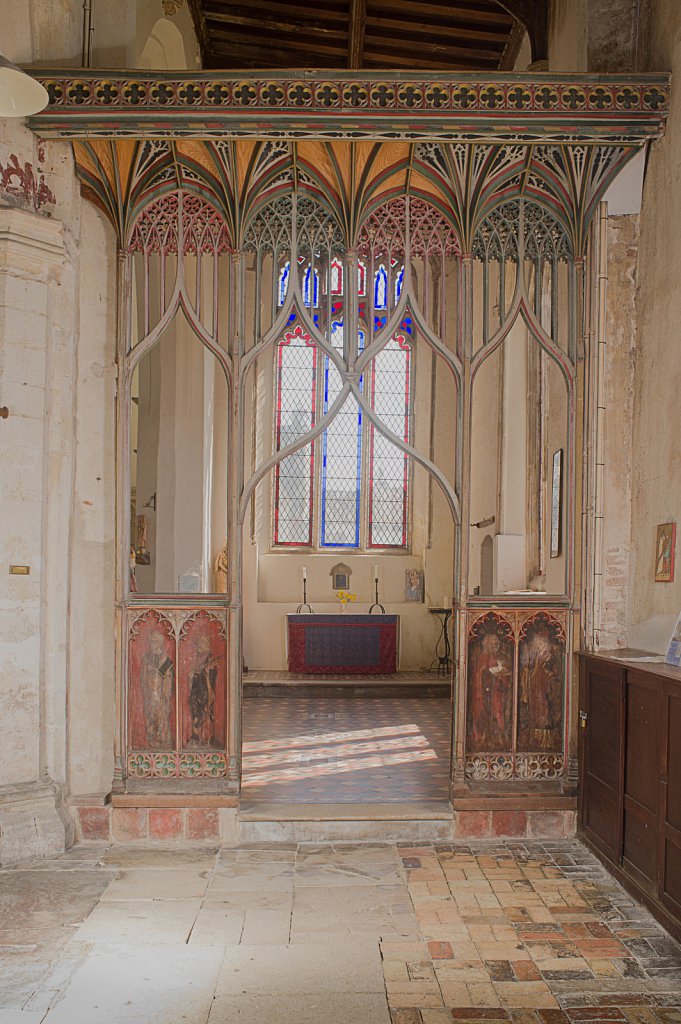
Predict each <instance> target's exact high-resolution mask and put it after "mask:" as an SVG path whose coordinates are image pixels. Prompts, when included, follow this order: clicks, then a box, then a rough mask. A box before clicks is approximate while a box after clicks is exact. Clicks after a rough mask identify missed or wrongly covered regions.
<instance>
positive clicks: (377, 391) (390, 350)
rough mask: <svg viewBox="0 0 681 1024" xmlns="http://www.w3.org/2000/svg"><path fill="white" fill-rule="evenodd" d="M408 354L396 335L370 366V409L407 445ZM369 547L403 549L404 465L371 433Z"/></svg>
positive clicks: (406, 345)
mask: <svg viewBox="0 0 681 1024" xmlns="http://www.w3.org/2000/svg"><path fill="white" fill-rule="evenodd" d="M410 360H411V350H410V347H409V343H408V342H407V340H406V339H405V338H404V336H403V335H395V337H393V338H392V339H391V340H390V341H389V342H388V344H387V345H386V346H385V348H384V349H383V350H382V351H381V352H379V354H378V355H377V356H376V358H375V359H374V360H373V362H372V364H371V396H370V397H371V407H372V409H373V410H374V411H375V412H376V413H377V415H378V416H379V417H380V419H381V421H382V423H384V424H385V426H386V427H387V428H388V429H389V430H390V431H391V432H392V433H393V434H397V436H398V437H400V438H401V439H403V440H404V441H406V442H408V441H409V393H410V387H409V375H410ZM370 453H371V454H370V465H369V540H368V546H369V547H372V548H376V547H391V548H392V547H404V546H405V545H406V543H407V482H408V468H409V466H408V459H407V456H406V455H405V454H404V452H401V451H400V450H399V448H396V447H395V445H394V444H392V442H391V441H389V440H388V439H387V438H386V437H384V436H383V434H381V433H379V431H377V430H376V429H375V427H374V426H373V424H372V426H371V429H370Z"/></svg>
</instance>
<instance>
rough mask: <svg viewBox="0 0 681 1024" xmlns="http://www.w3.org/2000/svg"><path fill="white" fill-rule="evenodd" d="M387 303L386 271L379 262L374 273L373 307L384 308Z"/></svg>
mask: <svg viewBox="0 0 681 1024" xmlns="http://www.w3.org/2000/svg"><path fill="white" fill-rule="evenodd" d="M387 305H388V272H387V270H386V269H385V267H384V266H383V264H382V263H381V264H380V265H379V268H378V270H377V271H376V274H375V275H374V309H385V308H386V306H387Z"/></svg>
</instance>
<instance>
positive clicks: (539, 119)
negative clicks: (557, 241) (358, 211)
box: [29, 69, 670, 145]
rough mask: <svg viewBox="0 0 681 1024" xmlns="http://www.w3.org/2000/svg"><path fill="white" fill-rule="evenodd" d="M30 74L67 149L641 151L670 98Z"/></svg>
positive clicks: (402, 82) (504, 80) (500, 83)
mask: <svg viewBox="0 0 681 1024" xmlns="http://www.w3.org/2000/svg"><path fill="white" fill-rule="evenodd" d="M34 73H35V75H36V77H37V78H38V80H39V81H41V82H42V83H43V84H44V85H45V87H46V88H47V90H48V92H49V95H50V104H49V106H48V107H47V108H46V109H45V110H44V111H42V112H41V113H40V114H37V115H35V116H34V117H32V118H30V120H29V124H30V126H31V128H33V129H34V130H35V131H36V132H38V133H39V134H40V135H42V136H44V137H46V138H65V139H84V138H93V137H101V138H123V137H133V138H137V139H152V138H168V139H173V138H201V139H218V138H258V139H262V138H265V137H269V138H272V137H277V138H282V139H301V138H325V139H348V140H350V141H354V140H360V139H385V140H393V139H404V140H408V141H418V140H439V141H447V142H466V143H473V142H485V141H489V142H495V143H497V144H499V143H502V144H503V143H513V144H518V143H520V144H525V145H527V144H532V143H539V142H550V141H553V142H559V143H562V144H576V145H577V144H581V143H600V144H606V145H607V144H612V145H641V144H642V143H643V142H645V141H647V140H649V139H655V138H658V137H659V136H660V135H662V133H663V131H664V124H665V121H666V118H667V114H668V112H669V98H670V78H669V75H667V74H647V75H577V74H571V75H555V74H544V73H542V74H532V75H516V74H505V73H498V74H486V75H484V76H480V75H478V74H462V73H458V74H440V75H438V76H437V77H436V78H431V77H429V76H426V75H424V74H420V73H417V72H403V73H399V74H398V73H392V74H390V75H369V74H366V73H364V72H361V71H355V72H353V71H348V72H342V73H336V74H333V75H329V74H328V73H326V72H322V71H312V72H300V73H298V74H295V75H292V74H291V72H274V71H273V72H269V73H264V74H263V75H262V76H260V77H257V78H256V77H253V76H249V75H244V76H235V75H234V74H229V75H228V74H220V73H215V72H213V73H206V74H195V73H181V74H180V73H177V72H165V73H164V72H153V73H151V74H149V73H130V72H123V71H106V72H104V71H101V70H78V71H77V72H70V73H68V74H66V73H65V72H64V71H63V70H61V71H54V72H53V71H49V70H42V69H41V71H40V72H39V73H38V72H34Z"/></svg>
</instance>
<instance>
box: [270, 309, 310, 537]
mask: <svg viewBox="0 0 681 1024" xmlns="http://www.w3.org/2000/svg"><path fill="white" fill-rule="evenodd" d="M276 397H277V403H276V450H277V451H281V449H282V448H285V447H286V445H287V444H291V443H292V442H293V441H295V440H296V439H297V438H299V437H300V435H301V434H304V433H306V432H307V431H308V430H310V429H311V428H312V426H313V425H314V422H315V406H316V398H317V348H316V346H315V345H314V344H313V343H312V339H311V338H310V336H309V334H307V333H306V332H305V331H303V329H302V328H301V327H300V326H296V327H295V328H294V330H292V331H287V332H286V334H285V335H284V337H283V338H282V340H281V341H280V342H279V345H278V346H277V396H276ZM313 481H314V444H312V443H310V444H309V445H305V446H304V447H303V448H299V449H298V450H297V451H295V452H293V453H292V454H291V455H288V456H287V457H286V458H285V459H283V460H282V461H281V462H280V463H278V464H277V471H276V474H275V495H274V543H275V544H283V545H287V546H290V545H300V544H305V545H309V544H311V543H312V498H313Z"/></svg>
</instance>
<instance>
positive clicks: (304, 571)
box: [303, 565, 307, 580]
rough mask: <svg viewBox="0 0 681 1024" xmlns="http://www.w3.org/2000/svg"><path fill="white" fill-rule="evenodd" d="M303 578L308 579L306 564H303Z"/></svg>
mask: <svg viewBox="0 0 681 1024" xmlns="http://www.w3.org/2000/svg"><path fill="white" fill-rule="evenodd" d="M303 579H304V580H306V579H307V566H305V565H304V566H303Z"/></svg>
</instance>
